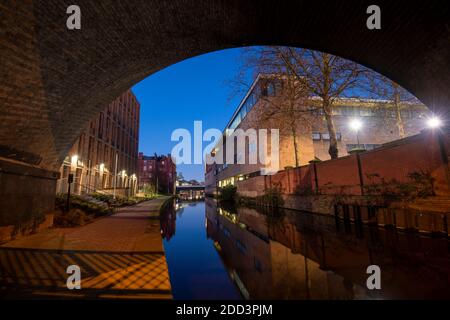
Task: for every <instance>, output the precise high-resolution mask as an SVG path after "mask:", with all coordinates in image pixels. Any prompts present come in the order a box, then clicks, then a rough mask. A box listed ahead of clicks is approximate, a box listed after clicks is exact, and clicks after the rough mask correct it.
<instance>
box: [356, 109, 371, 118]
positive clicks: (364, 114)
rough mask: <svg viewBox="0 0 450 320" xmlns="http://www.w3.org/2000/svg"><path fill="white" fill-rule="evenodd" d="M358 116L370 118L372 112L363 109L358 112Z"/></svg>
mask: <svg viewBox="0 0 450 320" xmlns="http://www.w3.org/2000/svg"><path fill="white" fill-rule="evenodd" d="M359 115H360V116H363V117H371V116H373V111H372V110H371V109H369V108H363V109H360V110H359Z"/></svg>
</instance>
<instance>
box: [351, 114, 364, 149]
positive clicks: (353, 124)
mask: <svg viewBox="0 0 450 320" xmlns="http://www.w3.org/2000/svg"><path fill="white" fill-rule="evenodd" d="M361 127H362V122H361V121H360V120H359V119H353V120H352V121H351V122H350V128H351V129H352V130H353V131H355V133H356V141H357V143H358V149H359V148H360V145H359V130H360V129H361Z"/></svg>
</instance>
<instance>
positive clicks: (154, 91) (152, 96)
mask: <svg viewBox="0 0 450 320" xmlns="http://www.w3.org/2000/svg"><path fill="white" fill-rule="evenodd" d="M240 55H241V49H228V50H223V51H216V52H212V53H208V54H205V55H201V56H197V57H194V58H191V59H188V60H184V61H181V62H179V63H177V64H174V65H172V66H169V67H167V68H165V69H163V70H161V71H159V72H157V73H155V74H153V75H151V76H150V77H148V78H146V79H144V80H142V81H141V82H139V83H137V84H136V85H135V86H134V87H133V88H132V90H133V92H134V94H135V95H136V97H137V99H138V101H139V102H140V104H141V122H140V137H139V151H141V152H144V154H146V155H153V154H154V153H155V152H156V153H157V154H168V153H170V152H171V150H172V148H173V147H174V146H175V145H176V144H177V142H172V141H171V140H170V137H171V134H172V131H173V130H175V129H177V128H185V129H188V130H189V131H190V132H191V134H193V128H194V121H196V120H201V121H203V131H205V130H206V129H209V128H217V129H220V130H223V129H224V127H225V126H226V124H227V123H228V121H229V120H230V118H231V116H232V114H233V112H234V111H235V109H236V108H237V106H238V104H239V102H240V98H241V97H235V98H234V99H232V100H231V101H229V97H230V92H231V88H230V87H229V86H228V85H226V83H225V82H226V81H227V80H232V79H234V77H235V75H236V73H237V72H239V57H240ZM192 138H193V137H192ZM208 144H209V142H205V143H204V145H203V146H204V147H206V146H207V145H208ZM177 171H178V172H182V173H183V175H184V177H185V178H186V179H188V180H190V179H197V180H199V181H204V166H203V165H193V164H192V165H184V164H183V165H179V166H177Z"/></svg>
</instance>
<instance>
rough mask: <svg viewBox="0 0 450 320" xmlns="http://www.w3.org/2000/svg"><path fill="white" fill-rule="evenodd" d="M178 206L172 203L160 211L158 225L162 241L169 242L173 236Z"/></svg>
mask: <svg viewBox="0 0 450 320" xmlns="http://www.w3.org/2000/svg"><path fill="white" fill-rule="evenodd" d="M177 210H178V204H177V203H176V202H175V201H173V203H172V204H170V205H169V206H167V207H166V208H165V209H164V210H162V211H161V215H160V224H161V236H162V237H163V239H165V240H167V241H169V240H170V239H171V238H172V237H173V236H174V235H175V228H176V219H177V213H176V212H177Z"/></svg>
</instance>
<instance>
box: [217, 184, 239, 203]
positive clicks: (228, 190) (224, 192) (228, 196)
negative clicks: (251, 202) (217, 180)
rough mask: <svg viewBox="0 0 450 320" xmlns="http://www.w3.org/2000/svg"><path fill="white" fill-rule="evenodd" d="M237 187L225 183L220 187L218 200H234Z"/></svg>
mask: <svg viewBox="0 0 450 320" xmlns="http://www.w3.org/2000/svg"><path fill="white" fill-rule="evenodd" d="M236 192H237V187H236V186H233V185H231V184H230V185H227V186H225V187H223V188H221V189H220V194H219V200H220V201H229V202H231V201H234V200H235V197H236Z"/></svg>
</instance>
